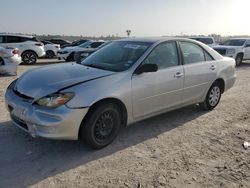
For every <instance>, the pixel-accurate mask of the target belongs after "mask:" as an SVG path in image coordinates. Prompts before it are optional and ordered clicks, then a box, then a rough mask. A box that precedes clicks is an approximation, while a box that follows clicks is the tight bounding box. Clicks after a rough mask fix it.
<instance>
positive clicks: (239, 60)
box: [235, 57, 242, 65]
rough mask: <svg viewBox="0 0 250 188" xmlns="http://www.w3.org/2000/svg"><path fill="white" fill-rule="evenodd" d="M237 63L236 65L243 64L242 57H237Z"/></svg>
mask: <svg viewBox="0 0 250 188" xmlns="http://www.w3.org/2000/svg"><path fill="white" fill-rule="evenodd" d="M235 61H236V64H237V65H239V64H240V63H241V61H242V60H241V57H237V58H236V60H235Z"/></svg>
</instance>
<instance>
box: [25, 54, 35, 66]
mask: <svg viewBox="0 0 250 188" xmlns="http://www.w3.org/2000/svg"><path fill="white" fill-rule="evenodd" d="M27 54H32V55H34V56H35V61H33V62H32V63H30V62H25V61H24V56H25V55H27ZM22 61H23V63H24V64H26V65H32V64H35V63H36V61H37V56H36V53H35V52H32V51H28V52H24V53H23V54H22Z"/></svg>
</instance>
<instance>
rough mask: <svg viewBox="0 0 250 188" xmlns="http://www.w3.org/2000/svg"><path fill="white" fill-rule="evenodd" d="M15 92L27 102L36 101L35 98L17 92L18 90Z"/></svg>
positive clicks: (14, 90)
mask: <svg viewBox="0 0 250 188" xmlns="http://www.w3.org/2000/svg"><path fill="white" fill-rule="evenodd" d="M13 92H14V93H15V94H16V95H17V96H18V97H20V98H21V99H22V100H23V101H25V102H32V101H33V100H34V98H32V97H29V96H27V95H24V94H22V93H20V92H19V91H17V90H16V89H13Z"/></svg>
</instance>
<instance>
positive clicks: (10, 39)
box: [6, 36, 21, 43]
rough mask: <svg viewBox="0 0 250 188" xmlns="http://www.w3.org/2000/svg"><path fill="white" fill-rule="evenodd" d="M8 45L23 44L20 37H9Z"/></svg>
mask: <svg viewBox="0 0 250 188" xmlns="http://www.w3.org/2000/svg"><path fill="white" fill-rule="evenodd" d="M6 38H7V41H6V42H7V43H19V42H21V37H18V36H7V37H6Z"/></svg>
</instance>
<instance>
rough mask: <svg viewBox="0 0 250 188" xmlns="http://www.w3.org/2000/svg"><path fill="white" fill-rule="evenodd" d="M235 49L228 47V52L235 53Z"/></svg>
mask: <svg viewBox="0 0 250 188" xmlns="http://www.w3.org/2000/svg"><path fill="white" fill-rule="evenodd" d="M235 52H236V51H235V49H233V48H232V49H227V54H235Z"/></svg>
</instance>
